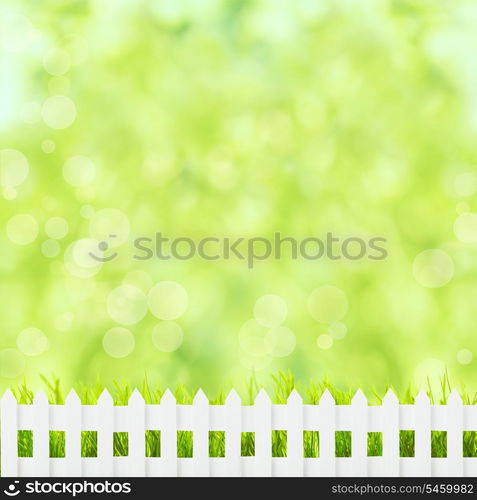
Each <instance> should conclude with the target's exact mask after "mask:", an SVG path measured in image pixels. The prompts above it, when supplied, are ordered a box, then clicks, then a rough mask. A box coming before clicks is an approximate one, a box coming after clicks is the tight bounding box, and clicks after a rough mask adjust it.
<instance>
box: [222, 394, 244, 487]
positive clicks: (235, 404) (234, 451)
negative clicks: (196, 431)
mask: <svg viewBox="0 0 477 500" xmlns="http://www.w3.org/2000/svg"><path fill="white" fill-rule="evenodd" d="M225 411H226V428H225V458H226V460H227V474H228V475H229V476H231V477H240V476H241V472H242V468H241V461H240V456H241V453H242V402H241V400H240V396H239V395H238V394H237V392H236V391H235V390H234V389H232V390H231V391H230V393H229V395H228V396H227V399H226V400H225Z"/></svg>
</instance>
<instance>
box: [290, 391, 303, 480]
mask: <svg viewBox="0 0 477 500" xmlns="http://www.w3.org/2000/svg"><path fill="white" fill-rule="evenodd" d="M287 413H288V415H287V420H288V422H287V425H288V427H287V429H286V430H287V458H288V460H287V462H288V467H287V469H288V470H287V475H289V476H295V477H300V476H303V465H304V460H303V400H302V399H301V396H300V394H298V392H297V391H296V390H295V389H293V391H292V392H291V394H290V396H289V397H288V400H287Z"/></svg>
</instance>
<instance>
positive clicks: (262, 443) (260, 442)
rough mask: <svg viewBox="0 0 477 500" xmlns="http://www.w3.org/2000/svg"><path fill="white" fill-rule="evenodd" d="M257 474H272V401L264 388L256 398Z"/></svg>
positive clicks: (267, 475) (265, 475)
mask: <svg viewBox="0 0 477 500" xmlns="http://www.w3.org/2000/svg"><path fill="white" fill-rule="evenodd" d="M254 417H255V475H256V476H259V477H269V476H272V475H273V474H272V473H273V470H272V402H271V400H270V398H269V396H268V394H267V393H266V392H265V390H264V389H261V391H260V392H259V393H258V395H257V397H256V398H255V407H254Z"/></svg>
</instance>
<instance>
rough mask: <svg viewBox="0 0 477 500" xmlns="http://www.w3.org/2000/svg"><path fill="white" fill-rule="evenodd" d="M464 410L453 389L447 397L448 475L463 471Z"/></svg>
mask: <svg viewBox="0 0 477 500" xmlns="http://www.w3.org/2000/svg"><path fill="white" fill-rule="evenodd" d="M463 430H464V412H463V404H462V399H461V397H460V395H459V393H458V392H457V391H456V390H455V389H454V390H453V391H452V392H451V394H450V395H449V398H448V399H447V459H448V460H447V461H448V464H449V466H448V469H447V470H448V475H449V476H455V477H459V476H462V475H463V473H464V459H463V453H464V450H463Z"/></svg>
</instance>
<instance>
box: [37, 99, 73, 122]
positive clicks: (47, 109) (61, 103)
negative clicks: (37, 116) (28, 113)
mask: <svg viewBox="0 0 477 500" xmlns="http://www.w3.org/2000/svg"><path fill="white" fill-rule="evenodd" d="M41 116H42V118H43V121H44V122H45V124H46V125H48V127H50V128H53V129H57V130H62V129H65V128H68V127H69V126H70V125H72V124H73V122H74V121H75V119H76V106H75V103H74V102H73V101H72V100H71V99H70V98H69V97H66V96H64V95H54V96H51V97H48V99H47V100H46V101H45V102H44V103H43V106H42V108H41Z"/></svg>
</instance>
